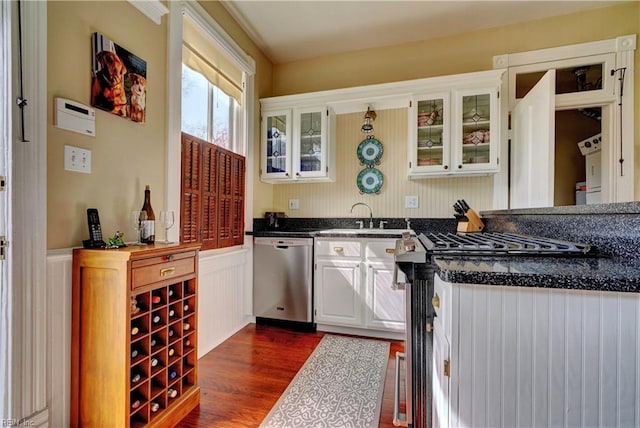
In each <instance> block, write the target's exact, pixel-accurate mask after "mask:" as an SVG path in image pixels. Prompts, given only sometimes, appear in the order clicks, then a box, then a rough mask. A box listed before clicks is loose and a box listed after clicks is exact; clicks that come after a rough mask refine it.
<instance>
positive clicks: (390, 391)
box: [177, 324, 404, 428]
mask: <svg viewBox="0 0 640 428" xmlns="http://www.w3.org/2000/svg"><path fill="white" fill-rule="evenodd" d="M323 335H324V333H321V332H314V333H308V332H297V331H292V330H290V329H286V328H281V327H275V326H266V325H256V324H249V325H248V326H246V327H244V328H243V329H242V330H240V331H239V332H238V333H236V334H235V335H234V336H232V337H231V338H229V339H228V340H226V341H225V342H224V343H222V344H221V345H220V346H218V347H217V348H216V349H214V350H213V351H211V352H209V353H208V354H207V355H205V356H204V357H202V358H201V359H200V360H199V365H198V381H199V384H200V388H201V393H200V405H199V406H198V407H197V408H196V409H194V410H193V411H192V412H191V413H189V414H188V415H187V416H186V417H185V419H184V420H183V421H182V422H181V423H180V424H178V425H177V426H178V427H181V428H188V427H208V428H209V427H224V428H233V427H237V428H239V427H257V426H258V425H260V422H262V420H263V419H264V417H265V416H266V415H267V413H269V410H271V407H273V405H274V404H275V402H276V401H277V400H278V398H279V397H280V395H281V394H282V392H284V390H285V389H286V387H287V385H289V382H290V381H291V380H292V379H293V377H294V376H295V374H296V373H297V372H298V370H299V369H300V367H302V365H303V364H304V362H305V361H306V360H307V358H308V357H309V355H311V352H313V350H314V349H315V347H316V345H317V344H318V343H319V342H320V339H321V338H322V336H323ZM390 343H391V349H390V352H389V364H388V365H387V376H386V379H385V386H384V395H383V399H382V410H381V412H380V425H379V426H380V427H384V428H391V427H393V395H394V382H395V376H394V370H395V355H396V352H397V351H400V352H403V351H404V343H403V342H400V341H390ZM335 428H339V427H335Z"/></svg>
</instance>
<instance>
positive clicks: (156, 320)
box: [151, 314, 160, 324]
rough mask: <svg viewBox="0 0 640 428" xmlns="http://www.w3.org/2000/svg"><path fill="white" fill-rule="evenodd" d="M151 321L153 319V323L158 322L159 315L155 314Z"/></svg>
mask: <svg viewBox="0 0 640 428" xmlns="http://www.w3.org/2000/svg"><path fill="white" fill-rule="evenodd" d="M151 321H153V323H154V324H158V323H159V322H160V315H158V314H155V315H154V316H153V319H152V320H151Z"/></svg>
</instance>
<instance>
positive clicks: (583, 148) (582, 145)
mask: <svg viewBox="0 0 640 428" xmlns="http://www.w3.org/2000/svg"><path fill="white" fill-rule="evenodd" d="M601 142H602V133H600V134H596V135H594V136H593V137H589V138H587V139H586V140H582V141H580V142H579V143H578V148H579V149H580V153H582V156H586V155H588V154H589V153H594V152H597V151H598V150H600V143H601Z"/></svg>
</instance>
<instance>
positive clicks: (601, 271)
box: [435, 256, 640, 293]
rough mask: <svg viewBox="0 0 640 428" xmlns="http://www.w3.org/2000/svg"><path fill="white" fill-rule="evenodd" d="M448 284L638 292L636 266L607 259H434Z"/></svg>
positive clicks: (638, 268)
mask: <svg viewBox="0 0 640 428" xmlns="http://www.w3.org/2000/svg"><path fill="white" fill-rule="evenodd" d="M435 262H436V266H437V267H436V272H437V273H438V275H439V276H440V278H442V279H443V280H445V281H447V282H452V283H465V284H486V285H498V286H518V287H540V288H564V289H576V290H598V291H621V292H633V293H638V292H640V265H639V264H637V263H633V262H623V261H621V260H617V259H614V258H610V257H581V258H572V257H473V258H472V257H444V256H442V257H440V256H439V257H435Z"/></svg>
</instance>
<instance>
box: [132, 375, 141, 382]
mask: <svg viewBox="0 0 640 428" xmlns="http://www.w3.org/2000/svg"><path fill="white" fill-rule="evenodd" d="M140 379H142V376H141V375H140V373H134V374H133V376H131V383H138V382H140Z"/></svg>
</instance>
